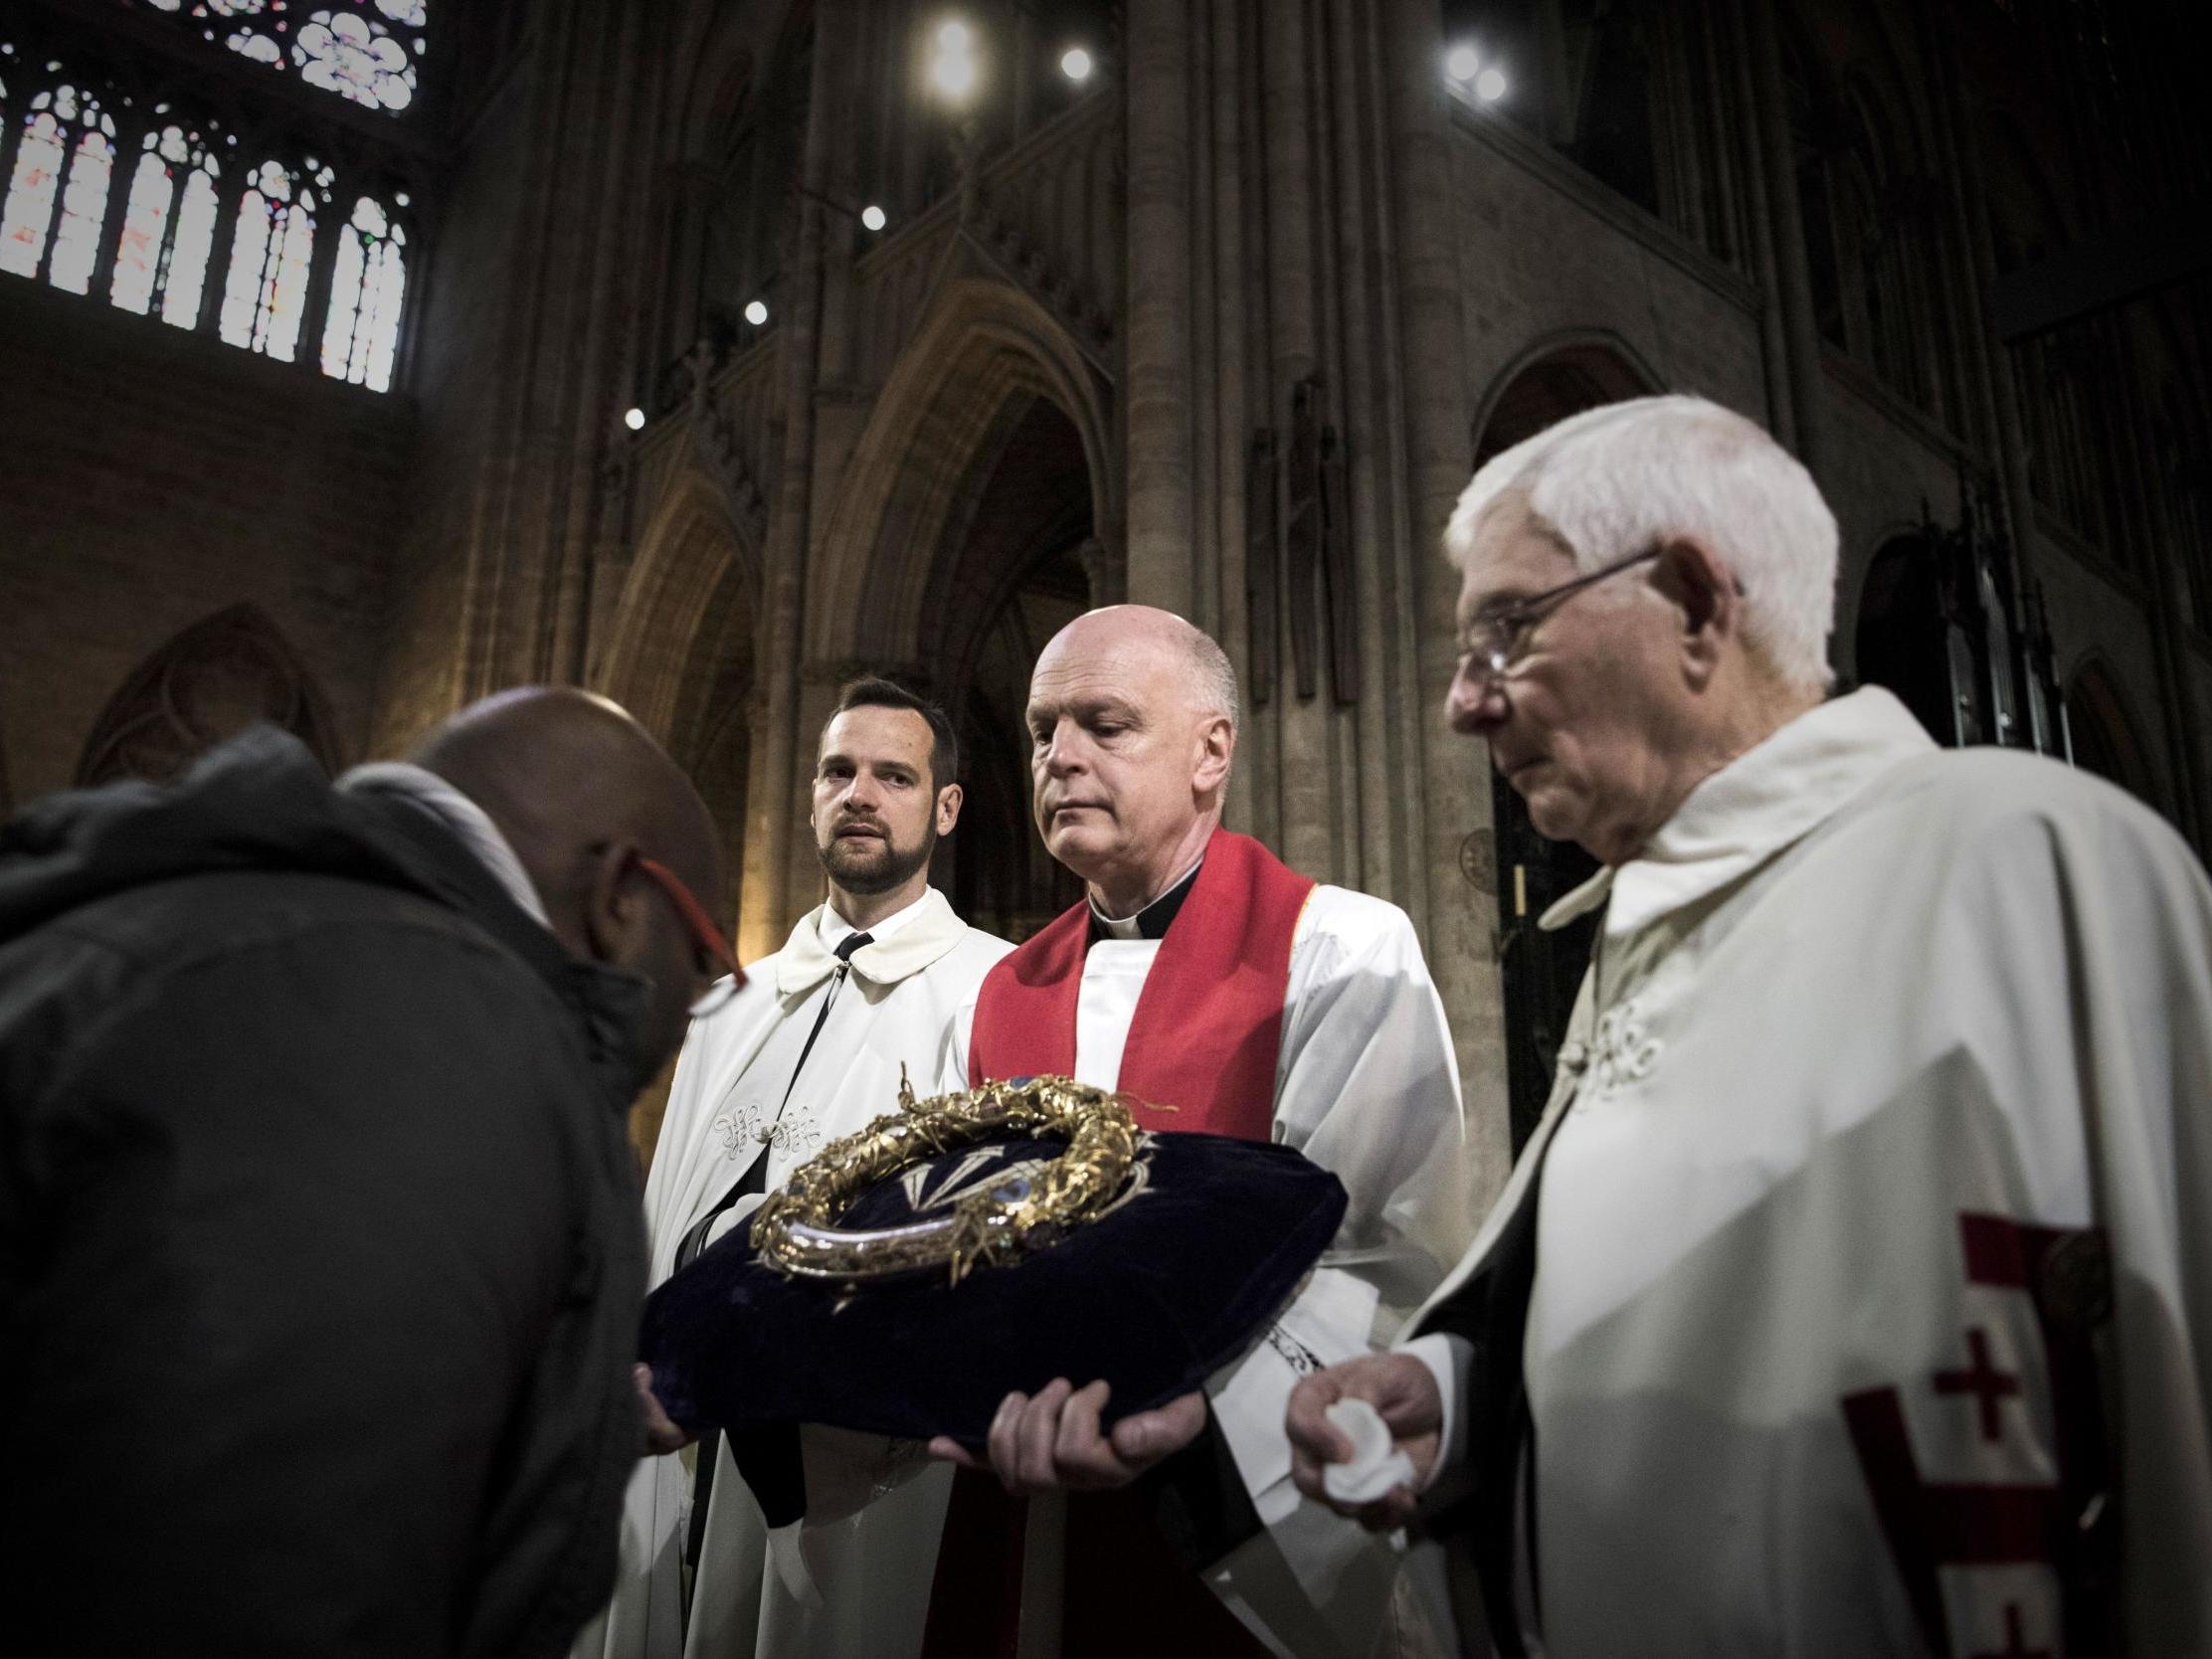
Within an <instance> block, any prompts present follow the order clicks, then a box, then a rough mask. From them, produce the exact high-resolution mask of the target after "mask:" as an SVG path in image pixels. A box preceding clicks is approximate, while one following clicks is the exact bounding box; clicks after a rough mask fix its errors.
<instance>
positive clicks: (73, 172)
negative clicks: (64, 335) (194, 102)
mask: <svg viewBox="0 0 2212 1659" xmlns="http://www.w3.org/2000/svg"><path fill="white" fill-rule="evenodd" d="M114 170H115V123H114V121H113V119H112V118H110V117H109V116H108V114H107V113H106V111H105V110H103V109H101V108H100V106H99V100H98V99H97V98H95V97H93V96H92V95H91V94H90V93H87V92H81V91H80V90H79V89H77V88H75V87H70V86H62V87H57V88H55V89H54V90H53V91H52V92H40V93H38V94H36V95H35V96H34V97H33V98H32V99H31V102H30V106H29V108H28V109H27V110H26V111H25V114H24V131H23V141H22V145H21V147H20V148H19V149H18V150H17V152H16V162H15V176H14V177H13V178H12V179H10V180H9V181H8V194H7V200H6V203H5V205H0V271H11V272H13V273H15V274H16V275H17V276H18V277H36V276H38V274H39V270H40V267H41V266H42V264H43V265H44V267H45V269H46V276H47V280H48V281H50V282H52V283H53V284H54V285H55V286H56V287H58V288H67V289H69V291H70V292H72V293H85V292H88V291H90V289H91V288H92V267H93V266H94V265H95V264H97V263H98V260H99V232H100V221H101V218H102V216H103V215H104V214H105V212H106V209H107V187H108V182H109V180H110V178H111V177H112V175H113V173H114Z"/></svg>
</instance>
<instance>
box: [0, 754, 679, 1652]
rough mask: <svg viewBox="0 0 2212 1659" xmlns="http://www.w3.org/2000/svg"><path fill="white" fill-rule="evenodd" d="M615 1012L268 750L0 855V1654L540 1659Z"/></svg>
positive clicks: (601, 1393)
mask: <svg viewBox="0 0 2212 1659" xmlns="http://www.w3.org/2000/svg"><path fill="white" fill-rule="evenodd" d="M643 996H644V988H643V986H642V984H641V982H639V981H637V980H635V979H632V978H630V977H629V976H626V975H621V974H617V973H613V972H610V971H608V970H606V969H602V968H599V967H596V966H594V965H591V964H588V963H581V962H577V961H574V960H572V959H571V958H570V957H568V956H567V954H566V953H565V952H564V951H563V950H562V948H561V947H560V945H559V944H558V943H557V942H556V941H555V939H554V938H553V936H552V935H551V934H550V933H548V932H547V931H546V930H545V929H544V928H543V927H542V926H540V925H539V924H538V923H536V922H535V921H533V920H532V919H531V918H530V917H529V916H528V915H527V914H525V913H524V912H523V911H522V910H521V909H520V908H518V907H517V906H516V905H515V904H514V903H513V902H512V901H511V900H510V899H509V898H508V897H507V895H506V893H505V892H504V891H503V890H502V889H501V888H500V886H499V885H498V883H497V882H496V881H495V880H494V879H493V878H492V877H491V875H490V874H489V873H488V872H487V871H486V870H485V869H484V867H483V866H482V865H481V863H480V862H478V861H477V859H476V858H475V857H474V856H473V855H472V854H471V853H470V852H468V851H467V849H466V848H465V847H463V846H462V844H461V842H460V840H459V839H458V838H456V837H455V836H454V835H453V834H452V833H451V832H450V831H449V830H446V829H445V828H444V827H443V826H442V825H441V824H440V823H439V821H438V820H436V819H435V818H433V817H432V816H431V815H430V814H428V813H427V812H425V811H424V810H423V809H421V808H420V807H417V806H415V805H412V804H410V803H408V802H406V801H403V800H401V799H398V798H395V797H391V796H378V795H373V794H369V793H367V792H360V793H353V792H346V791H341V790H337V789H333V788H332V787H331V785H330V784H329V783H328V782H327V781H326V780H325V779H324V777H323V775H322V773H321V772H320V770H319V769H318V768H317V767H316V765H315V764H314V762H313V760H312V759H311V758H310V757H309V756H308V755H307V753H306V751H305V750H303V749H302V748H301V747H300V746H299V745H298V744H297V743H295V742H293V741H292V740H291V739H289V738H287V737H284V736H282V735H280V734H278V733H277V732H275V731H272V730H269V729H267V728H263V729H259V730H256V731H254V732H250V733H248V734H247V735H246V736H244V737H242V738H240V739H238V740H236V741H234V742H232V743H230V744H227V745H225V746H224V747H223V748H221V749H219V750H217V751H216V752H215V753H213V754H212V755H210V756H209V757H208V758H207V759H205V760H204V761H203V762H202V763H201V764H200V765H199V766H198V767H196V768H195V769H194V771H193V772H192V773H191V774H190V775H189V776H188V777H187V778H186V779H185V780H184V781H183V782H182V783H181V784H179V785H176V786H174V787H171V788H167V789H156V788H153V787H150V786H144V785H122V786H117V787H113V788H109V789H103V790H98V791H92V792H85V793H80V794H73V795H63V796H56V797H53V798H50V799H49V800H47V801H45V802H43V803H40V804H38V805H36V806H34V807H32V808H31V809H30V810H29V811H27V812H25V813H24V814H23V815H22V816H21V817H20V818H18V819H17V820H16V821H15V822H13V823H12V824H10V825H8V826H7V827H6V829H5V830H0V1609H4V1611H0V1622H4V1625H5V1627H6V1628H8V1629H9V1630H10V1631H11V1632H14V1633H22V1632H24V1631H25V1630H27V1629H28V1630H31V1631H38V1632H42V1634H41V1635H40V1636H38V1637H35V1638H34V1640H33V1642H32V1645H31V1646H30V1647H27V1648H17V1649H16V1651H19V1652H26V1653H28V1652H40V1653H46V1652H54V1653H64V1652H66V1653H72V1654H80V1653H82V1654H94V1653H109V1652H128V1653H132V1654H146V1653H162V1654H222V1655H225V1656H236V1655H256V1654H316V1655H323V1654H329V1655H391V1656H395V1659H397V1656H401V1655H405V1656H407V1659H422V1656H424V1655H435V1654H446V1653H457V1654H498V1655H512V1654H541V1653H542V1654H551V1653H557V1652H560V1651H561V1650H562V1649H563V1648H564V1647H565V1646H566V1644H567V1642H568V1641H569V1639H570V1637H571V1636H572V1635H573V1634H574V1632H575V1631H576V1629H577V1627H578V1626H579V1625H580V1624H581V1623H582V1622H583V1621H584V1620H585V1619H586V1618H587V1617H589V1616H590V1614H591V1612H592V1611H593V1609H594V1608H595V1607H596V1606H597V1605H598V1604H599V1603H600V1602H601V1601H603V1600H604V1599H605V1597H606V1594H607V1592H608V1590H609V1588H610V1586H611V1584H612V1582H613V1578H614V1571H615V1546H616V1532H617V1526H618V1521H619V1516H620V1510H621V1501H622V1490H623V1486H624V1483H625V1481H626V1480H627V1478H628V1475H629V1471H630V1469H631V1466H632V1464H633V1463H634V1462H635V1461H636V1459H637V1456H638V1451H639V1446H640V1440H641V1425H640V1418H639V1410H638V1401H637V1396H636V1392H635V1389H634V1388H633V1386H632V1384H631V1382H630V1378H629V1369H630V1363H631V1360H632V1357H633V1355H634V1352H635V1348H636V1342H637V1333H638V1313H639V1306H640V1302H641V1298H642V1295H643V1291H644V1284H645V1238H644V1229H643V1222H642V1218H641V1211H640V1206H639V1199H638V1187H637V1175H636V1167H635V1165H634V1163H633V1161H632V1158H631V1154H630V1150H629V1146H628V1143H627V1141H626V1139H625V1137H624V1133H623V1113H624V1109H625V1108H626V1107H627V1105H628V1104H629V1098H630V1095H631V1093H632V1092H633V1090H634V1088H635V1085H636V1081H637V1074H638V1066H637V1063H636V1057H635V1054H634V1051H633V1039H632V1032H633V1031H634V1029H635V1028H636V1025H637V1021H638V1016H639V1013H640V1010H641V1007H642V1000H643ZM11 1645H12V1641H11Z"/></svg>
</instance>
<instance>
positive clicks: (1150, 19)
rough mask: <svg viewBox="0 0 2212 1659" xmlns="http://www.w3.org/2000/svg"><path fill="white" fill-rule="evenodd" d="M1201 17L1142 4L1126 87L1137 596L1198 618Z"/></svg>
mask: <svg viewBox="0 0 2212 1659" xmlns="http://www.w3.org/2000/svg"><path fill="white" fill-rule="evenodd" d="M1190 33H1191V17H1190V12H1189V9H1188V7H1187V6H1186V5H1185V4H1184V3H1183V0H1132V3H1131V5H1130V7H1129V16H1128V58H1127V64H1128V69H1127V73H1126V75H1125V76H1124V80H1123V86H1124V96H1125V98H1126V114H1125V117H1124V125H1125V127H1126V130H1127V143H1128V146H1129V195H1128V202H1129V209H1128V243H1127V246H1128V251H1129V252H1128V260H1129V289H1128V294H1129V297H1128V303H1127V306H1126V308H1125V315H1126V317H1127V325H1126V326H1127V336H1126V337H1127V364H1126V368H1125V372H1124V376H1123V386H1124V395H1123V411H1124V419H1125V421H1126V423H1127V433H1128V438H1127V445H1126V448H1127V452H1128V467H1129V471H1128V477H1129V490H1128V498H1127V500H1128V504H1127V509H1126V523H1127V542H1126V546H1127V548H1128V552H1127V560H1126V570H1127V579H1128V584H1129V597H1130V598H1131V599H1132V600H1136V601H1139V602H1141V603H1143V604H1147V605H1158V606H1162V607H1164V608H1166V609H1167V610H1170V611H1175V612H1177V613H1179V614H1182V615H1185V616H1188V615H1189V614H1190V613H1191V609H1192V601H1193V593H1192V580H1191V542H1192V499H1191V486H1192V478H1191V443H1192V437H1191V402H1192V398H1193V397H1194V395H1195V393H1196V388H1195V387H1194V386H1193V384H1192V374H1191V305H1192V291H1191V236H1192V223H1191V87H1190V77H1189V63H1190Z"/></svg>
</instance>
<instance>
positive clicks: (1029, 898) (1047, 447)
mask: <svg viewBox="0 0 2212 1659" xmlns="http://www.w3.org/2000/svg"><path fill="white" fill-rule="evenodd" d="M960 498H961V502H962V506H961V507H960V508H958V509H956V511H955V513H954V515H953V519H952V521H951V522H950V523H949V524H948V526H947V531H946V536H947V542H948V544H949V546H951V547H952V548H954V549H956V550H957V551H955V552H953V553H952V554H951V556H950V557H946V558H941V559H940V560H939V563H938V572H939V575H938V578H937V579H936V580H935V581H933V583H932V584H931V588H930V593H929V596H928V599H927V600H926V602H925V605H924V618H925V623H924V628H925V639H926V640H927V641H928V642H929V644H930V645H931V646H932V647H933V651H934V657H933V660H931V662H930V677H931V681H932V683H933V684H935V685H936V686H937V687H938V689H939V690H940V691H941V692H942V693H943V695H944V697H945V702H946V706H947V707H948V708H949V709H950V710H951V712H952V715H953V718H954V720H955V722H956V723H957V724H958V726H959V728H960V741H961V748H962V753H963V761H962V768H961V770H962V780H961V781H962V783H963V785H964V786H965V790H966V797H967V799H966V802H965V804H964V805H963V806H962V808H961V815H960V828H959V829H958V830H956V831H955V832H954V833H953V835H952V836H951V837H950V838H949V839H948V841H947V842H946V843H945V844H944V845H943V846H942V847H941V848H940V850H939V853H938V860H939V861H938V865H937V868H936V870H935V872H934V877H933V878H934V879H935V880H936V882H937V884H938V885H939V886H940V887H942V888H944V889H945V890H946V891H947V892H948V893H949V894H950V895H951V897H952V901H953V908H954V909H956V910H958V911H959V912H960V914H961V915H962V916H964V917H966V918H967V919H968V920H969V921H970V922H971V923H973V924H974V925H975V926H977V927H980V928H983V929H986V930H987V931H989V932H992V933H997V934H1000V935H1001V936H1003V937H1005V938H1008V939H1014V940H1017V941H1018V940H1021V939H1026V938H1027V937H1028V936H1029V935H1030V934H1032V933H1034V932H1035V931H1036V930H1037V929H1038V928H1040V927H1042V926H1043V925H1044V924H1045V923H1046V922H1048V921H1050V920H1051V919H1052V918H1053V917H1054V916H1056V915H1058V914H1059V913H1060V912H1061V911H1063V910H1065V909H1066V908H1067V907H1068V906H1069V905H1071V904H1073V903H1075V902H1076V901H1077V900H1078V899H1080V898H1081V897H1082V892H1083V889H1082V885H1081V883H1080V882H1078V881H1077V880H1076V879H1075V878H1074V877H1073V876H1072V875H1070V874H1068V872H1067V871H1066V870H1064V869H1062V868H1061V867H1060V866H1059V865H1058V864H1056V863H1054V862H1053V861H1052V859H1051V857H1050V856H1049V855H1048V854H1047V853H1046V852H1045V850H1044V848H1043V846H1042V844H1041V843H1040V842H1039V841H1038V839H1037V834H1036V830H1035V829H1034V827H1033V826H1032V825H1031V823H1030V820H1029V751H1028V739H1027V736H1026V731H1025V727H1024V723H1023V719H1022V713H1023V709H1024V708H1025V706H1026V704H1027V702H1028V694H1029V669H1030V668H1031V666H1033V665H1034V663H1035V662H1036V658H1037V653H1038V652H1039V651H1040V650H1042V649H1043V648H1044V645H1045V644H1046V642H1048V641H1049V640H1050V639H1051V638H1052V636H1053V635H1054V634H1056V633H1058V632H1059V631H1060V629H1062V628H1063V627H1065V626H1066V625H1067V624H1068V623H1070V622H1073V621H1074V620H1075V618H1076V617H1078V616H1080V615H1081V614H1082V613H1083V612H1084V611H1086V610H1087V609H1089V608H1090V605H1091V579H1090V574H1089V570H1088V568H1087V566H1086V562H1085V561H1086V554H1087V553H1088V552H1089V551H1090V549H1091V548H1092V547H1093V545H1094V544H1093V543H1092V542H1091V532H1092V509H1091V479H1090V468H1089V465H1088V463H1087V461H1085V459H1084V455H1083V441H1082V437H1081V435H1080V434H1079V433H1078V432H1077V431H1076V429H1075V424H1074V423H1073V422H1072V421H1070V420H1069V419H1068V418H1067V416H1066V415H1065V414H1063V413H1062V412H1061V411H1060V409H1059V408H1058V407H1057V406H1056V405H1054V404H1053V403H1052V402H1051V401H1050V400H1049V399H1046V398H1043V397H1038V396H1035V395H1033V394H1029V393H1019V394H1016V395H1014V397H1012V398H1010V399H1008V401H1007V403H1006V405H1005V406H1004V407H1002V409H1001V410H1000V411H999V414H998V416H997V417H996V418H995V419H994V420H993V422H992V424H991V436H990V437H988V438H987V439H986V441H985V443H984V444H983V445H981V446H980V447H979V449H978V452H977V457H976V460H975V461H974V462H973V463H972V465H971V467H970V470H969V476H968V479H967V481H966V482H965V483H964V486H963V488H962V491H961V497H960Z"/></svg>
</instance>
